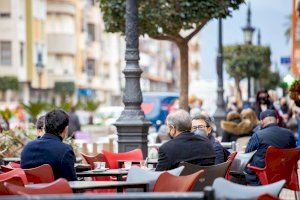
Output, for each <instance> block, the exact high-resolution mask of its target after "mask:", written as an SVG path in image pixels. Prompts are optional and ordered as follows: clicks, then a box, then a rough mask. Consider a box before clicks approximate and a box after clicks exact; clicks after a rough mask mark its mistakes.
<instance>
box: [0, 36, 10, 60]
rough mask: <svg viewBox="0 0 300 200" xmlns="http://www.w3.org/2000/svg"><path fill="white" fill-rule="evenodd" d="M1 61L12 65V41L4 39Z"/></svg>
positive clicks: (0, 55) (0, 54) (0, 45)
mask: <svg viewBox="0 0 300 200" xmlns="http://www.w3.org/2000/svg"><path fill="white" fill-rule="evenodd" d="M0 63H1V65H11V42H8V41H2V42H1V43H0Z"/></svg>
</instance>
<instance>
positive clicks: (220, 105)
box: [214, 18, 226, 135]
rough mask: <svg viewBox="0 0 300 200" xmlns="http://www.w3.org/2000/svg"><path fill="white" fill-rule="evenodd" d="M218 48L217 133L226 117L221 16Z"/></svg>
mask: <svg viewBox="0 0 300 200" xmlns="http://www.w3.org/2000/svg"><path fill="white" fill-rule="evenodd" d="M218 27H219V34H218V40H219V49H218V55H217V75H218V89H217V93H218V96H217V110H216V112H215V115H214V118H215V122H216V126H217V132H218V135H221V128H220V122H221V120H223V119H225V117H226V110H225V102H224V88H223V43H222V18H219V23H218Z"/></svg>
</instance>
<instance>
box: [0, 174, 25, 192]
mask: <svg viewBox="0 0 300 200" xmlns="http://www.w3.org/2000/svg"><path fill="white" fill-rule="evenodd" d="M4 182H10V183H14V184H16V185H24V184H27V183H28V182H27V178H26V175H25V172H24V171H23V170H22V169H13V170H11V171H9V172H6V173H3V174H0V195H8V194H9V193H8V191H7V190H6V188H5V187H4Z"/></svg>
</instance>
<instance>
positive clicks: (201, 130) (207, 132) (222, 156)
mask: <svg viewBox="0 0 300 200" xmlns="http://www.w3.org/2000/svg"><path fill="white" fill-rule="evenodd" d="M212 126H213V121H212V120H211V118H210V117H209V116H205V115H203V114H201V113H195V114H194V115H193V116H192V131H193V132H194V133H195V134H196V135H202V136H204V137H207V138H208V139H209V141H210V143H211V144H212V146H213V148H214V151H215V154H216V159H215V164H220V163H223V162H226V160H227V157H228V156H229V154H230V153H229V152H228V151H227V150H226V149H225V148H224V147H223V146H222V145H221V144H220V142H219V141H218V140H217V139H216V138H215V137H214V136H213V128H212Z"/></svg>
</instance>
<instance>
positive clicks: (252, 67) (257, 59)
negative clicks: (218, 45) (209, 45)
mask: <svg viewBox="0 0 300 200" xmlns="http://www.w3.org/2000/svg"><path fill="white" fill-rule="evenodd" d="M270 57H271V50H270V48H269V47H266V46H254V45H229V46H225V47H224V61H225V64H226V68H225V69H226V71H227V73H228V74H229V75H230V76H231V77H233V78H237V79H239V80H242V79H243V78H245V77H247V76H250V77H253V78H258V79H260V78H265V77H266V73H265V72H268V71H269V66H270V65H271V60H270Z"/></svg>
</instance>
